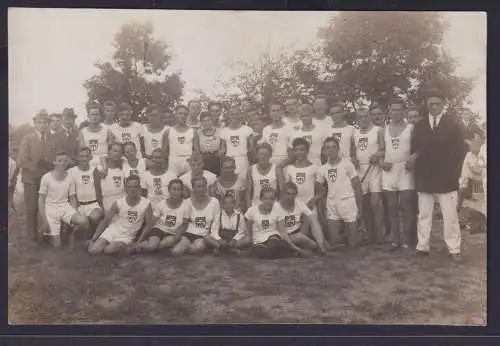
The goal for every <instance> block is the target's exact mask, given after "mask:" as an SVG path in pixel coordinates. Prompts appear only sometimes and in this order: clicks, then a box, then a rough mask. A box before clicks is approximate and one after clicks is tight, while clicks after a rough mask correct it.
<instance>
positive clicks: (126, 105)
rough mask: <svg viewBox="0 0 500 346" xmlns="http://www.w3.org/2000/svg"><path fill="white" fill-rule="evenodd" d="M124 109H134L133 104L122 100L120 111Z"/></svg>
mask: <svg viewBox="0 0 500 346" xmlns="http://www.w3.org/2000/svg"><path fill="white" fill-rule="evenodd" d="M123 111H132V106H131V105H129V104H128V103H127V102H122V103H120V105H119V106H118V112H123Z"/></svg>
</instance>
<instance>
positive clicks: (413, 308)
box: [8, 214, 486, 325]
mask: <svg viewBox="0 0 500 346" xmlns="http://www.w3.org/2000/svg"><path fill="white" fill-rule="evenodd" d="M24 224H25V219H24V215H22V214H14V215H13V216H12V217H11V219H10V224H9V282H8V284H9V321H10V323H11V324H42V323H43V324H52V323H58V324H66V323H116V324H127V323H134V324H135V323H144V324H168V323H185V324H189V323H195V324H203V323H355V324H436V325H485V324H486V235H485V234H475V235H471V234H469V233H464V234H463V255H464V259H465V262H464V263H463V264H461V265H458V264H454V263H453V262H451V261H450V260H449V259H448V256H447V252H446V250H445V247H444V242H443V241H442V232H441V227H442V226H441V224H440V223H439V222H436V223H435V225H434V228H435V230H436V231H435V232H434V235H433V239H432V253H431V256H430V257H428V258H414V257H409V256H405V255H403V254H400V253H386V252H383V251H381V250H374V249H372V248H369V247H364V248H360V249H357V250H348V251H344V252H339V253H333V254H330V255H328V256H327V257H322V258H307V259H301V258H290V259H281V260H256V259H252V258H247V257H214V256H212V255H205V256H200V257H194V256H187V257H184V258H169V257H165V256H162V255H160V254H153V255H141V256H136V257H91V256H89V255H87V254H86V253H85V252H84V250H83V249H82V248H79V249H76V250H74V251H73V252H69V251H68V250H62V251H58V252H56V251H54V250H50V249H48V248H46V247H36V246H34V245H32V244H31V243H30V242H28V241H27V240H26V238H25V229H24ZM438 229H439V231H438Z"/></svg>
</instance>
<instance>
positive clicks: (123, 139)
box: [109, 103, 144, 157]
mask: <svg viewBox="0 0 500 346" xmlns="http://www.w3.org/2000/svg"><path fill="white" fill-rule="evenodd" d="M118 119H119V122H118V123H117V124H113V125H111V126H110V127H109V132H110V138H109V142H110V143H113V142H118V143H122V144H125V143H129V142H132V143H134V145H135V148H136V149H137V156H138V157H144V126H142V125H141V124H139V123H138V122H135V121H132V107H131V106H130V105H129V104H128V103H121V104H120V106H119V108H118Z"/></svg>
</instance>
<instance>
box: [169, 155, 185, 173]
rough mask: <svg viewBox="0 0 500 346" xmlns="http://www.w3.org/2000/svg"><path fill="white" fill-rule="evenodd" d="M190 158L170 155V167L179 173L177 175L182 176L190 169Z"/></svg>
mask: <svg viewBox="0 0 500 346" xmlns="http://www.w3.org/2000/svg"><path fill="white" fill-rule="evenodd" d="M188 160H189V156H173V155H172V156H169V157H168V169H169V170H170V171H172V172H174V173H175V174H177V176H181V175H182V174H184V173H186V172H187V171H189V169H190V167H189V161H188Z"/></svg>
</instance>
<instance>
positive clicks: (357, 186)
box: [351, 176, 363, 215]
mask: <svg viewBox="0 0 500 346" xmlns="http://www.w3.org/2000/svg"><path fill="white" fill-rule="evenodd" d="M351 185H352V189H353V190H354V197H355V198H356V205H357V207H358V213H359V214H360V215H361V210H362V208H363V192H362V190H361V182H360V180H359V177H357V176H356V177H354V178H352V179H351Z"/></svg>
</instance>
